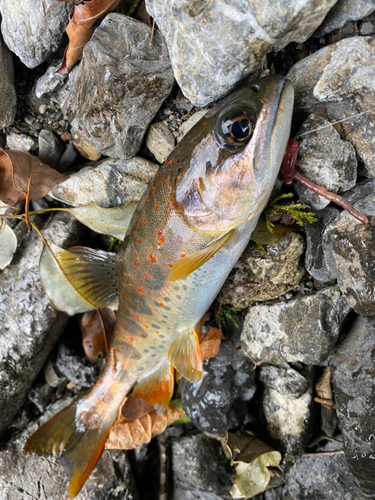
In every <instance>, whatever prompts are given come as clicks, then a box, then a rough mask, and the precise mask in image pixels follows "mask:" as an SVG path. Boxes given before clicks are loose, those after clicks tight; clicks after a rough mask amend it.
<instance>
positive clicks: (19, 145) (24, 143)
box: [6, 130, 38, 151]
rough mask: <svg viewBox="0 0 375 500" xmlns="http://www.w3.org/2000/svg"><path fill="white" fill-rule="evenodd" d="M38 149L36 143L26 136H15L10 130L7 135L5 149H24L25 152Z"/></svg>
mask: <svg viewBox="0 0 375 500" xmlns="http://www.w3.org/2000/svg"><path fill="white" fill-rule="evenodd" d="M37 147H38V143H37V142H36V140H35V139H33V138H32V137H30V136H29V135H26V134H17V133H16V132H13V130H10V131H9V133H8V134H7V142H6V148H7V149H25V150H26V151H32V150H34V149H36V148H37Z"/></svg>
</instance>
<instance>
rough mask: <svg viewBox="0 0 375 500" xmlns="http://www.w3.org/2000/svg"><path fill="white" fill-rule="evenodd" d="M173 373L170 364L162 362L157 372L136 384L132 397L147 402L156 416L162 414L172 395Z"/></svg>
mask: <svg viewBox="0 0 375 500" xmlns="http://www.w3.org/2000/svg"><path fill="white" fill-rule="evenodd" d="M173 372H174V370H173V367H172V366H171V364H170V362H169V361H168V360H166V361H164V363H162V364H161V365H160V367H159V368H158V369H157V370H155V371H154V372H152V373H151V374H150V375H148V376H147V377H145V378H143V379H142V380H140V381H139V382H138V384H137V385H136V386H135V388H134V391H133V396H135V397H137V398H140V399H143V400H144V401H147V402H148V403H149V404H150V405H151V406H153V407H154V408H155V409H156V413H157V414H160V413H163V412H164V411H165V409H166V408H167V406H168V405H169V402H170V400H171V399H172V395H173V389H174V377H173Z"/></svg>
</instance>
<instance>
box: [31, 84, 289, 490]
mask: <svg viewBox="0 0 375 500" xmlns="http://www.w3.org/2000/svg"><path fill="white" fill-rule="evenodd" d="M292 110H293V87H292V84H291V83H290V82H289V81H288V80H286V79H285V78H283V77H281V76H271V77H267V78H263V79H258V80H255V81H253V82H251V83H250V84H248V85H247V86H245V87H243V88H242V89H240V90H238V91H237V92H235V93H234V94H233V95H232V96H230V97H229V98H226V99H225V100H224V101H223V102H222V103H220V104H219V105H217V106H216V107H214V108H212V109H210V110H209V111H208V113H207V114H206V116H205V117H204V118H203V119H202V120H201V121H200V122H199V123H197V124H196V125H195V126H194V128H193V129H192V130H191V131H190V132H189V133H188V134H187V136H185V138H184V139H183V140H182V142H181V143H180V144H179V145H178V146H177V148H176V149H175V150H174V151H173V152H172V153H171V155H170V156H169V157H168V159H167V160H166V161H165V163H164V164H163V165H162V166H161V167H160V169H159V171H158V173H157V174H156V175H155V177H154V178H153V179H152V181H151V183H150V185H149V187H148V189H147V191H146V192H145V193H144V195H143V197H142V199H141V201H140V202H139V204H138V206H137V208H136V210H135V212H134V214H133V217H132V219H131V222H130V225H129V229H128V232H127V234H126V237H125V240H124V243H123V245H122V247H121V250H120V252H119V253H118V254H116V255H115V254H106V253H105V252H102V251H95V250H90V249H88V248H85V247H76V248H75V249H71V252H72V253H71V255H73V256H74V258H73V259H71V260H69V259H67V261H66V262H65V268H66V269H68V271H69V273H70V274H71V278H72V280H76V282H77V283H78V284H79V283H80V284H81V289H82V290H83V291H85V293H87V294H88V295H91V296H92V297H94V298H95V297H98V296H100V297H101V303H103V302H105V301H106V300H108V301H109V300H110V299H113V296H114V295H115V294H116V293H118V296H119V311H118V316H117V323H116V326H115V330H114V335H113V340H112V343H111V348H110V351H109V354H108V356H107V358H106V363H105V366H104V368H103V370H102V372H101V373H100V376H99V380H98V382H97V383H96V384H95V386H94V387H93V388H92V389H91V390H90V391H89V392H88V393H87V394H86V395H85V396H83V397H81V398H80V399H78V400H76V401H75V402H74V403H73V404H71V405H70V406H68V407H67V408H65V409H64V410H63V411H61V412H60V413H58V414H57V415H56V416H55V417H53V418H52V419H51V420H50V421H49V422H47V423H46V424H44V425H43V426H42V427H41V428H40V429H38V430H37V431H36V432H35V433H34V434H33V435H32V436H31V437H30V438H29V440H28V441H27V443H26V445H25V448H24V450H25V451H27V452H35V453H38V454H51V453H55V454H57V455H63V456H64V457H65V458H66V459H67V461H68V463H69V464H70V465H71V466H72V470H73V473H72V476H71V479H70V482H69V487H68V494H69V496H70V497H71V498H73V497H74V496H76V495H77V493H78V492H79V490H80V488H81V487H82V485H83V484H84V482H85V481H86V479H87V478H88V476H89V474H90V472H91V471H92V469H93V468H94V466H95V463H96V461H97V460H98V458H99V456H100V454H101V451H102V449H103V447H104V444H105V441H106V438H107V436H108V433H109V429H110V427H111V425H112V424H113V423H114V422H115V420H116V418H117V414H118V409H119V406H120V405H121V403H122V402H123V401H124V399H125V397H126V396H127V394H128V393H129V392H130V391H131V390H132V389H133V394H135V395H136V396H138V397H141V398H143V399H144V400H146V401H148V402H149V403H150V404H151V405H153V406H154V407H155V408H156V409H157V411H158V412H162V411H163V410H164V409H165V408H166V406H167V405H168V403H169V401H170V399H171V396H172V393H173V381H174V376H173V372H174V369H176V370H178V372H179V373H180V374H181V375H182V376H183V377H185V378H186V379H188V380H190V381H191V382H197V381H199V380H200V378H201V375H202V361H201V355H200V349H199V341H198V338H197V332H196V325H197V324H198V323H199V321H200V320H201V318H202V316H203V315H204V313H205V312H206V311H207V309H208V308H209V306H210V305H211V303H212V301H213V300H214V299H215V297H216V295H217V293H218V292H219V290H220V288H221V287H222V285H223V283H224V281H225V279H226V277H227V276H228V274H229V272H230V270H231V269H232V267H233V266H234V264H235V263H236V262H237V260H238V258H239V257H240V255H241V253H242V252H243V250H244V248H245V247H246V245H247V244H248V241H249V239H250V236H251V233H252V231H253V230H254V228H255V226H256V223H257V220H258V217H259V215H260V214H261V212H262V210H263V208H264V206H265V204H266V203H267V201H268V198H269V196H270V193H271V191H272V188H273V186H274V183H275V181H276V177H277V174H278V172H279V168H280V164H281V161H282V158H283V155H284V152H285V148H286V145H287V141H288V138H289V133H290V125H291V117H292ZM111 279H112V281H111ZM103 305H104V304H103Z"/></svg>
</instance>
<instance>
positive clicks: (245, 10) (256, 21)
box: [146, 0, 335, 106]
mask: <svg viewBox="0 0 375 500" xmlns="http://www.w3.org/2000/svg"><path fill="white" fill-rule="evenodd" d="M334 3H335V0H312V1H310V2H302V3H295V2H288V3H285V2H274V1H272V0H267V1H259V0H244V1H242V2H232V1H230V0H215V1H211V2H202V1H200V0H194V2H191V1H189V0H173V1H170V0H147V1H146V7H147V11H148V13H149V14H150V15H151V16H152V17H153V18H155V20H156V23H157V25H158V27H159V28H160V30H161V32H162V34H163V35H164V36H165V38H166V41H167V44H168V49H169V54H170V57H171V61H172V66H173V70H174V74H175V77H176V79H177V82H178V84H179V86H180V87H181V89H182V92H183V93H184V95H185V96H186V97H187V98H188V99H190V100H191V101H192V103H193V104H194V105H196V106H204V105H206V104H208V103H210V102H213V101H216V100H217V99H219V98H220V97H222V96H224V95H225V94H227V93H228V92H229V91H230V90H232V89H233V87H234V86H235V85H236V84H237V83H238V82H239V81H241V80H243V79H244V78H245V77H246V76H248V75H250V74H251V73H252V74H254V72H256V71H257V70H258V69H259V67H260V66H261V62H262V59H263V57H264V56H265V55H266V53H267V52H269V51H270V50H280V49H282V48H283V47H285V46H286V45H287V44H288V43H290V42H303V41H304V40H306V39H307V38H308V37H309V36H310V35H311V34H312V33H313V31H314V30H315V29H316V28H317V27H318V26H319V24H320V23H321V22H322V20H323V19H324V16H325V15H326V14H327V12H328V10H329V9H330V7H331V6H332V5H334Z"/></svg>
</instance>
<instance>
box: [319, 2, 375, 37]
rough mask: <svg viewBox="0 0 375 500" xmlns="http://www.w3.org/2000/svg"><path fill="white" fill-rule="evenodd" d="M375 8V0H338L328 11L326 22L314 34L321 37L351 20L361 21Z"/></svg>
mask: <svg viewBox="0 0 375 500" xmlns="http://www.w3.org/2000/svg"><path fill="white" fill-rule="evenodd" d="M374 10H375V5H374V2H373V0H360V1H356V2H353V1H352V0H338V2H337V3H336V4H335V5H334V6H333V7H332V8H331V10H330V11H329V12H328V14H327V16H326V18H325V19H324V22H323V23H322V25H321V26H319V28H318V29H317V30H316V32H315V33H314V36H316V37H320V36H323V35H325V34H326V33H331V32H332V31H333V30H336V29H338V28H342V27H344V26H345V24H346V23H348V22H349V21H359V20H360V19H363V18H364V17H367V16H368V15H370V14H371V13H372V12H373V11H374Z"/></svg>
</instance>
